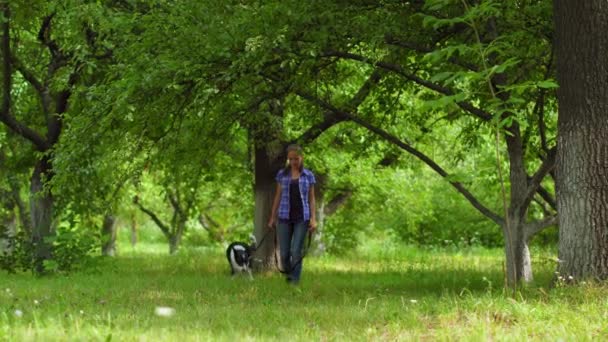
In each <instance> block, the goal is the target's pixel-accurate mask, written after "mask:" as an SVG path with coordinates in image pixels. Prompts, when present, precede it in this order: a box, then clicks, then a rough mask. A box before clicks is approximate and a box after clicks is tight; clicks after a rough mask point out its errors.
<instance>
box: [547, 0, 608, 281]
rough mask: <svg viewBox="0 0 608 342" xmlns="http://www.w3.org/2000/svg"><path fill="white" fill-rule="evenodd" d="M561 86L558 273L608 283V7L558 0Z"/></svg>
mask: <svg viewBox="0 0 608 342" xmlns="http://www.w3.org/2000/svg"><path fill="white" fill-rule="evenodd" d="M554 7H555V8H554V16H555V17H554V18H555V25H556V46H557V49H556V52H557V78H558V83H559V85H560V87H559V89H558V92H557V97H558V102H559V116H558V144H557V146H558V148H557V169H556V176H557V179H556V191H557V206H558V209H559V211H558V213H559V223H560V224H559V236H560V239H559V259H560V263H559V266H558V271H559V272H560V274H561V275H562V276H564V277H569V276H571V277H573V278H574V280H575V281H576V280H580V279H586V278H591V279H608V214H607V213H608V86H607V82H608V64H607V63H606V56H608V35H606V32H607V31H608V20H607V18H608V6H607V5H606V1H605V0H589V1H581V2H577V1H565V0H555V1H554Z"/></svg>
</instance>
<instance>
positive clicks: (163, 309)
mask: <svg viewBox="0 0 608 342" xmlns="http://www.w3.org/2000/svg"><path fill="white" fill-rule="evenodd" d="M154 314H155V315H156V316H160V317H171V316H173V315H175V309H174V308H170V307H167V306H157V307H156V309H154Z"/></svg>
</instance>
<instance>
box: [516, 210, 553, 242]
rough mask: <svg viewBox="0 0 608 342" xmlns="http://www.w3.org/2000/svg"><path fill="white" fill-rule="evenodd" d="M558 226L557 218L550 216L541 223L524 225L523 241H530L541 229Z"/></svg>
mask: <svg viewBox="0 0 608 342" xmlns="http://www.w3.org/2000/svg"><path fill="white" fill-rule="evenodd" d="M556 224H558V218H557V215H556V216H551V217H548V218H545V219H544V220H541V221H536V222H531V223H526V224H525V225H524V241H530V239H531V238H532V237H533V236H534V235H536V234H538V233H540V232H541V231H542V230H543V229H545V228H548V227H550V226H553V225H556Z"/></svg>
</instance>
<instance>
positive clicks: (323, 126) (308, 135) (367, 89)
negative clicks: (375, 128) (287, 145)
mask: <svg viewBox="0 0 608 342" xmlns="http://www.w3.org/2000/svg"><path fill="white" fill-rule="evenodd" d="M382 74H383V73H382V72H380V70H378V69H376V70H374V72H372V74H371V75H370V76H369V77H368V79H367V80H366V81H365V83H363V85H362V86H361V88H359V91H358V92H357V94H355V95H354V96H353V98H352V99H351V100H350V102H349V103H348V104H347V107H348V108H349V109H352V110H356V109H357V108H358V107H359V105H360V104H361V103H362V102H363V101H364V100H365V99H366V98H367V96H368V95H369V94H370V93H371V91H372V89H373V87H374V86H375V85H376V84H378V82H379V81H380V79H381V78H382ZM323 116H324V117H325V120H323V121H322V122H320V123H318V124H316V125H314V126H313V127H311V128H309V129H308V130H307V131H306V132H304V133H303V134H302V135H301V136H300V137H298V138H297V139H296V140H295V141H293V142H292V143H295V142H299V143H301V144H304V145H307V144H308V143H310V142H311V141H313V140H314V139H316V138H317V137H318V136H319V135H321V133H323V132H325V131H326V130H327V129H329V128H330V127H331V126H333V125H335V124H337V123H339V122H341V121H343V120H344V119H343V118H341V117H338V116H337V115H335V114H334V113H333V112H331V111H326V112H325V113H323Z"/></svg>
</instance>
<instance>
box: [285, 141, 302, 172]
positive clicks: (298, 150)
mask: <svg viewBox="0 0 608 342" xmlns="http://www.w3.org/2000/svg"><path fill="white" fill-rule="evenodd" d="M289 152H296V153H297V154H298V156H300V157H301V156H303V155H304V152H303V150H302V146H300V145H298V144H291V145H289V146H287V149H286V150H285V156H288V155H289ZM289 170H290V165H289V161H287V165H286V166H285V169H284V170H283V172H284V173H285V174H289ZM303 170H304V161H302V162H301V163H300V172H302V171H303Z"/></svg>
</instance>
